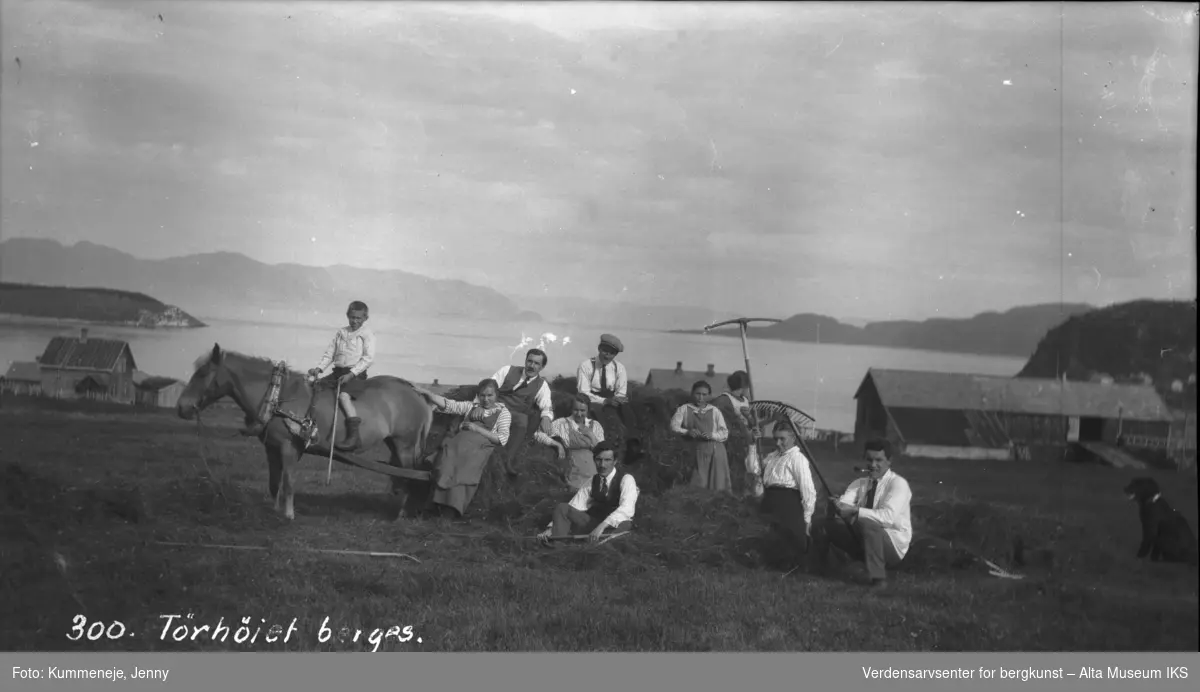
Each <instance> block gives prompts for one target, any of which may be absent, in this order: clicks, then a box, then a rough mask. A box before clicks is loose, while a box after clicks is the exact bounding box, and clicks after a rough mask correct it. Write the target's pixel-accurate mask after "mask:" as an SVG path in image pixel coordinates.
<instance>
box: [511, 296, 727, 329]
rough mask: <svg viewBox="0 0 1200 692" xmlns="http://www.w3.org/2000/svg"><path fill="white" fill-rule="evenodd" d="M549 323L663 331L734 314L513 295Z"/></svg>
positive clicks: (667, 306) (677, 306) (672, 307)
mask: <svg viewBox="0 0 1200 692" xmlns="http://www.w3.org/2000/svg"><path fill="white" fill-rule="evenodd" d="M514 297H515V298H516V299H517V300H519V301H520V302H521V304H522V305H526V306H528V307H529V308H530V309H531V310H536V311H537V312H538V313H540V314H542V315H544V316H545V317H546V319H547V320H549V321H552V322H565V323H569V324H573V325H576V326H580V327H613V326H621V327H629V328H633V329H646V330H654V331H662V330H664V329H685V328H688V327H696V326H697V325H698V326H701V327H703V326H704V325H706V324H711V323H713V322H716V321H720V320H727V319H729V318H731V317H735V315H734V314H733V313H727V312H721V311H717V310H711V309H709V308H702V307H691V306H681V305H641V304H637V303H630V302H623V301H616V300H588V299H586V298H572V297H557V296H552V295H545V296H534V295H530V296H514Z"/></svg>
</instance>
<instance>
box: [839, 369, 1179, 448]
mask: <svg viewBox="0 0 1200 692" xmlns="http://www.w3.org/2000/svg"><path fill="white" fill-rule="evenodd" d="M854 398H855V399H856V400H857V404H858V412H857V415H856V417H855V421H854V441H855V444H856V445H862V444H864V443H865V441H866V440H867V439H869V438H871V437H874V436H883V437H887V438H888V439H889V440H891V441H892V443H893V444H894V445H896V446H897V448H898V449H899V450H902V451H903V452H904V453H905V454H906V455H907V456H911V457H927V458H956V459H1014V458H1015V459H1037V460H1042V461H1058V460H1062V459H1064V458H1066V456H1067V454H1068V452H1071V453H1072V454H1081V455H1084V456H1089V455H1090V456H1092V457H1095V458H1097V459H1098V460H1100V461H1101V462H1103V463H1107V464H1110V465H1113V466H1118V467H1127V468H1144V467H1145V464H1144V463H1143V462H1142V461H1140V460H1139V459H1138V458H1137V456H1136V452H1137V450H1138V449H1139V448H1140V449H1154V448H1156V447H1161V446H1163V445H1164V444H1165V443H1166V441H1167V440H1168V439H1169V437H1170V430H1171V421H1172V418H1173V416H1172V414H1171V411H1170V409H1169V408H1168V407H1167V405H1166V403H1165V402H1164V401H1163V400H1162V398H1161V397H1160V396H1159V395H1158V392H1156V391H1155V390H1154V387H1152V386H1149V385H1122V384H1102V383H1097V382H1063V381H1059V380H1047V379H1033V378H1010V377H994V376H988V375H969V374H957V373H941V372H921V371H913V370H882V369H877V368H871V369H870V370H868V371H867V374H866V377H864V378H863V381H862V384H860V385H859V387H858V391H857V392H856V393H855V394H854ZM1118 438H1120V440H1119V441H1118ZM1160 443H1161V444H1160ZM1130 452H1133V453H1134V454H1131V453H1130Z"/></svg>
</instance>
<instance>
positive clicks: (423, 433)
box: [413, 406, 433, 463]
mask: <svg viewBox="0 0 1200 692" xmlns="http://www.w3.org/2000/svg"><path fill="white" fill-rule="evenodd" d="M422 410H423V411H424V414H425V417H424V418H423V419H422V420H421V427H419V428H417V437H416V439H415V440H413V460H414V463H416V462H419V461H420V459H421V455H422V454H424V453H425V441H426V440H427V439H429V431H430V430H432V429H433V408H432V407H429V406H423V407H422Z"/></svg>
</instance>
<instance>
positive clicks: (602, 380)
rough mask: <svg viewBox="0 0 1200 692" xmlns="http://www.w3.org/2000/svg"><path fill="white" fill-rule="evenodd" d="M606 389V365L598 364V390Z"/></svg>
mask: <svg viewBox="0 0 1200 692" xmlns="http://www.w3.org/2000/svg"><path fill="white" fill-rule="evenodd" d="M606 389H608V366H607V365H601V366H600V391H602V392H603V391H604V390H606Z"/></svg>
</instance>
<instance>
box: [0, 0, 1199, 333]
mask: <svg viewBox="0 0 1200 692" xmlns="http://www.w3.org/2000/svg"><path fill="white" fill-rule="evenodd" d="M0 7H2V8H3V9H2V15H0V20H2V21H0V25H2V27H3V36H2V41H0V45H2V46H3V55H4V62H3V93H2V97H0V103H2V104H3V105H2V106H0V108H2V113H0V122H2V125H3V139H2V142H0V151H2V152H3V177H2V178H0V186H2V192H3V221H2V222H3V226H2V230H3V236H4V237H5V238H9V237H14V236H37V237H43V238H53V239H56V240H60V241H63V242H68V243H70V242H75V241H78V240H85V239H86V240H91V241H94V242H97V243H102V244H105V245H110V246H113V247H116V248H118V249H121V250H124V251H126V252H130V253H132V254H135V255H138V256H142V257H150V258H160V257H168V256H175V255H181V254H189V253H196V252H205V251H214V250H229V251H236V252H241V253H244V254H246V255H249V256H251V257H253V258H255V259H258V260H261V261H265V262H270V263H277V262H298V263H303V264H316V265H325V264H334V263H346V264H353V265H359V266H364V267H376V268H397V269H404V270H408V271H412V272H417V273H421V274H426V275H430V276H436V277H453V278H462V279H466V280H468V281H473V282H477V283H482V284H486V285H490V286H492V287H494V288H496V289H498V290H500V291H503V292H506V293H508V294H510V295H512V294H518V295H519V294H536V293H539V292H549V293H552V294H558V295H570V296H581V297H589V298H614V299H625V300H631V301H635V302H642V303H658V304H683V305H711V306H713V307H715V308H718V309H723V310H732V311H736V312H740V313H755V315H758V314H766V315H777V316H781V317H782V316H786V315H790V314H792V313H795V312H807V311H813V312H823V313H826V314H831V315H834V316H842V317H865V318H871V319H879V318H887V317H897V318H900V317H917V318H923V317H931V316H937V315H941V316H958V315H969V314H973V313H976V312H979V311H982V310H988V309H1004V308H1007V307H1011V306H1013V305H1017V304H1027V303H1035V302H1055V301H1058V300H1060V299H1065V300H1067V301H1087V302H1093V303H1097V304H1106V303H1110V302H1113V301H1120V300H1129V299H1133V298H1139V297H1154V298H1168V297H1174V298H1193V297H1194V296H1195V284H1194V279H1193V277H1194V271H1195V264H1194V262H1195V252H1194V241H1193V233H1194V227H1195V226H1194V225H1195V218H1196V204H1195V187H1196V181H1195V165H1196V158H1195V157H1196V111H1195V105H1196V72H1197V65H1196V61H1197V58H1196V52H1197V24H1196V21H1195V16H1196V15H1195V12H1196V5H1195V4H1194V3H1193V4H1190V5H1185V4H1165V3H1164V4H1154V3H1129V4H1125V3H1096V4H1080V5H1071V6H1068V7H1067V8H1066V15H1065V19H1062V20H1060V11H1061V6H1060V5H1059V4H1057V3H1049V2H1047V3H1033V4H1028V5H1022V4H1009V3H996V4H985V3H974V4H961V5H934V4H928V3H912V4H909V3H902V2H896V3H881V4H861V5H857V4H851V3H847V4H832V3H813V4H807V3H803V4H802V3H794V4H790V3H772V4H763V5H753V4H747V3H728V4H713V5H685V4H681V3H663V4H650V3H647V4H639V5H632V4H597V5H594V6H589V5H581V4H576V3H570V4H567V3H561V4H516V3H514V4H507V5H495V6H488V5H482V4H478V3H470V4H467V3H463V4H458V5H456V4H428V5H426V4H417V3H410V2H406V3H396V4H388V3H383V2H373V3H370V4H363V5H357V4H352V3H348V2H339V3H336V4H330V5H322V4H320V3H316V2H303V3H297V4H294V5H287V4H284V3H280V2H264V3H251V2H236V3H235V2H227V1H220V2H211V3H210V2H201V1H199V0H188V2H183V3H180V2H151V1H148V0H138V1H134V2H123V3H118V2H96V1H94V0H87V1H86V2H84V1H82V0H81V1H79V2H67V1H64V0H29V1H25V2H20V1H17V0H0ZM160 13H161V15H162V19H161V21H160V19H159V17H158V15H159V14H160ZM18 59H19V61H20V62H19V64H18V62H17V61H18Z"/></svg>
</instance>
